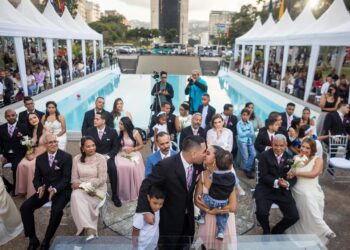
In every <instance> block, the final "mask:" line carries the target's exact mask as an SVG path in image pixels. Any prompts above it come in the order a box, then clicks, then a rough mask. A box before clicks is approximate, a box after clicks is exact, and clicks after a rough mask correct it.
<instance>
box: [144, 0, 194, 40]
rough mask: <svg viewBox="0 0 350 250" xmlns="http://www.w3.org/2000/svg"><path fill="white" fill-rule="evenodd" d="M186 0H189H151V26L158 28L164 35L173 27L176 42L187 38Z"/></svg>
mask: <svg viewBox="0 0 350 250" xmlns="http://www.w3.org/2000/svg"><path fill="white" fill-rule="evenodd" d="M188 1H189V0H151V28H153V29H157V28H158V29H159V31H160V34H161V35H162V36H164V35H165V34H166V33H167V31H169V30H171V29H175V30H176V32H177V34H176V39H175V41H176V42H180V43H187V40H188Z"/></svg>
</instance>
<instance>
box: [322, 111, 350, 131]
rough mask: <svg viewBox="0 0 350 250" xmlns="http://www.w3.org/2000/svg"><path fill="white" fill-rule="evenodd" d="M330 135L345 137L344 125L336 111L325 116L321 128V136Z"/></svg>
mask: <svg viewBox="0 0 350 250" xmlns="http://www.w3.org/2000/svg"><path fill="white" fill-rule="evenodd" d="M329 131H330V132H331V134H332V135H346V134H347V131H346V124H345V123H343V122H342V120H341V118H340V116H339V114H338V112H337V111H334V112H329V113H328V114H327V115H326V118H325V120H324V126H323V134H324V135H328V132H329Z"/></svg>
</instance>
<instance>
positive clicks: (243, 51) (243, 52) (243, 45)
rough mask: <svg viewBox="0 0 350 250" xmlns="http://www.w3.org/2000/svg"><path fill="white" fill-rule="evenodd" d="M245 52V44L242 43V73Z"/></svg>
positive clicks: (240, 69)
mask: <svg viewBox="0 0 350 250" xmlns="http://www.w3.org/2000/svg"><path fill="white" fill-rule="evenodd" d="M244 54H245V44H242V53H241V65H240V68H239V72H240V73H241V74H242V69H243V64H244Z"/></svg>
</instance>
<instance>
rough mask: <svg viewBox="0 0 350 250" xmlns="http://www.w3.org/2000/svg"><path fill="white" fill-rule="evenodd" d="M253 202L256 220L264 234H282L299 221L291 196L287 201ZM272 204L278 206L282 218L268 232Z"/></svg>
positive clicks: (258, 200) (263, 200)
mask: <svg viewBox="0 0 350 250" xmlns="http://www.w3.org/2000/svg"><path fill="white" fill-rule="evenodd" d="M255 202H256V219H257V220H258V221H259V223H260V225H261V227H262V228H263V231H264V234H271V233H272V234H283V233H284V231H285V230H286V229H287V228H288V227H290V226H292V225H293V224H294V223H295V222H297V221H298V220H299V214H298V210H297V208H296V206H295V201H294V200H293V198H292V195H290V199H289V200H279V199H273V200H272V199H257V200H255ZM273 203H275V204H277V205H278V206H279V208H280V210H281V212H282V214H283V218H282V220H281V221H280V222H278V223H277V224H276V226H275V227H274V228H273V229H272V231H270V224H269V215H270V209H271V206H272V204H273Z"/></svg>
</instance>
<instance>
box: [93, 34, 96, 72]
mask: <svg viewBox="0 0 350 250" xmlns="http://www.w3.org/2000/svg"><path fill="white" fill-rule="evenodd" d="M92 44H93V47H94V48H93V49H94V67H95V70H94V71H96V70H97V59H96V40H93V41H92Z"/></svg>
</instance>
